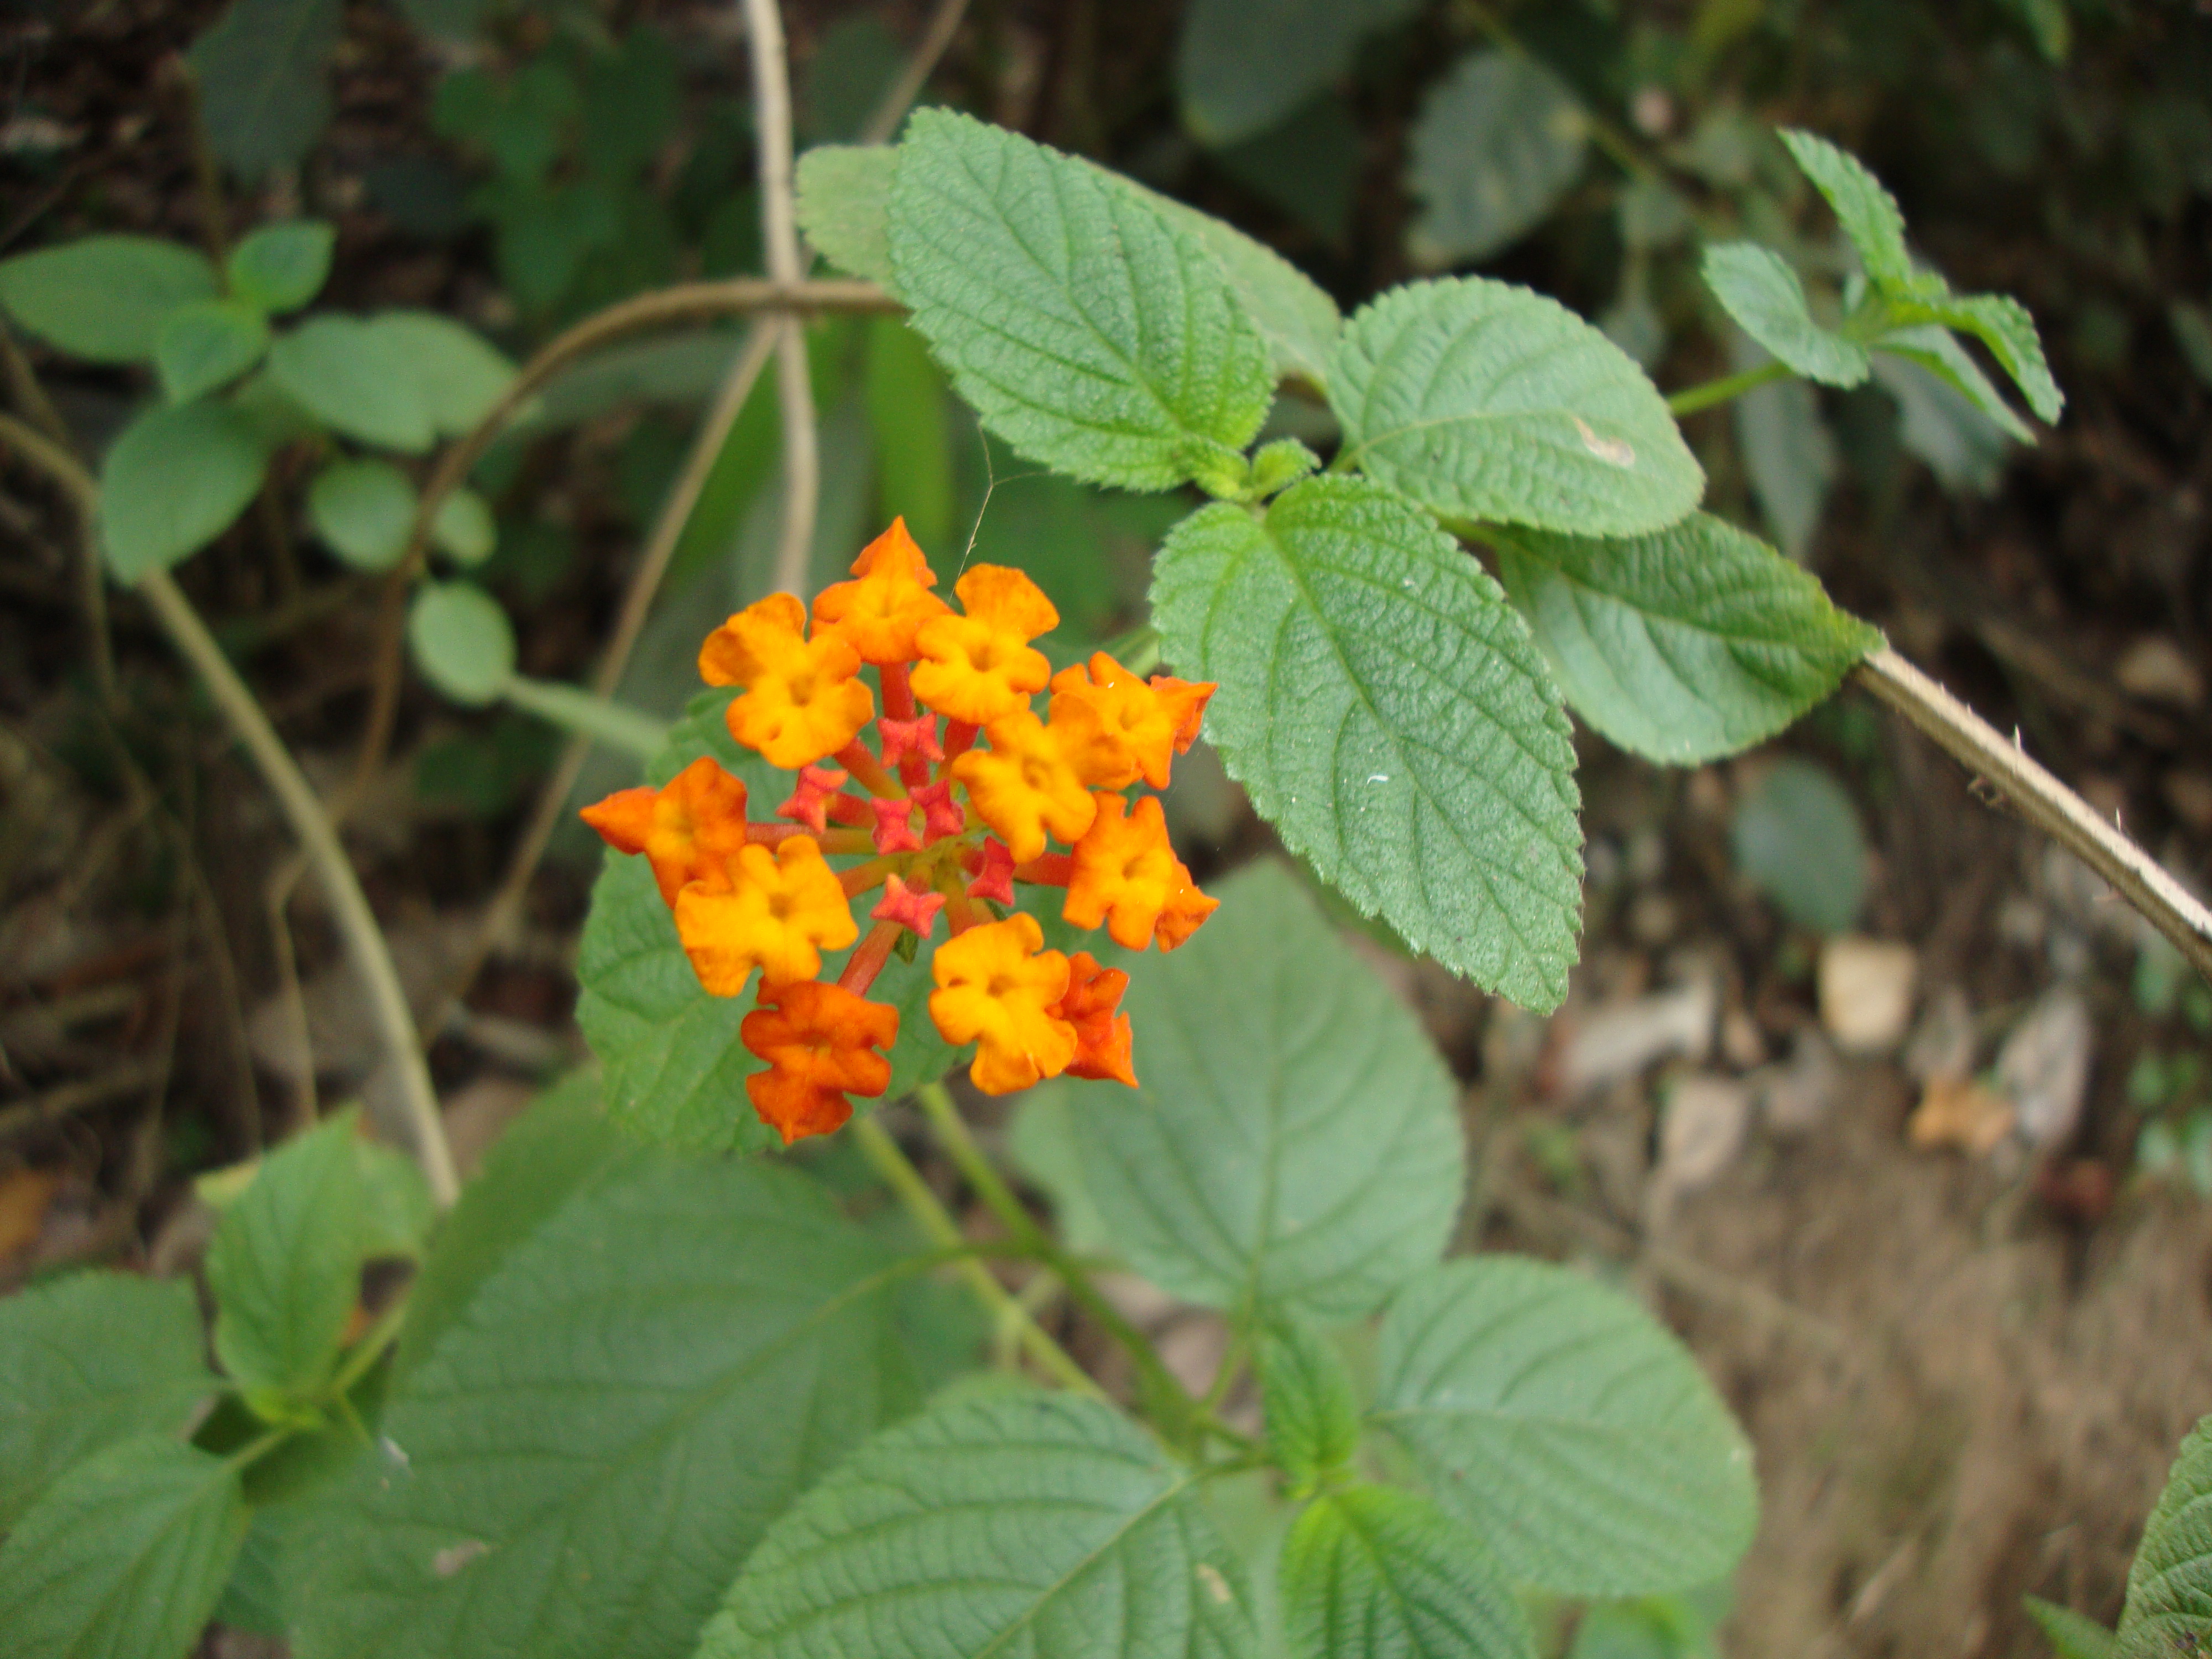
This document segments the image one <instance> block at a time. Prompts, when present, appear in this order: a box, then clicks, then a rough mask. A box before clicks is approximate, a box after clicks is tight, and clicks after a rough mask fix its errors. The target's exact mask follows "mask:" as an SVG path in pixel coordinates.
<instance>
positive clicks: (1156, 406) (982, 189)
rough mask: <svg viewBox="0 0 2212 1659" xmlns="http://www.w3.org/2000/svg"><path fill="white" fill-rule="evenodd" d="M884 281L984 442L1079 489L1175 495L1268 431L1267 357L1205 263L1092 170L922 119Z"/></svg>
mask: <svg viewBox="0 0 2212 1659" xmlns="http://www.w3.org/2000/svg"><path fill="white" fill-rule="evenodd" d="M890 250H891V264H892V267H893V270H894V271H895V273H896V277H897V288H898V291H899V293H900V295H901V296H902V298H904V299H905V300H906V301H907V302H908V304H909V305H911V306H912V307H914V324H915V327H916V328H918V329H920V330H921V332H922V333H923V334H924V335H925V336H927V338H928V339H929V341H930V343H931V344H932V345H933V347H934V348H935V349H936V352H937V356H938V357H939V361H940V362H943V363H944V364H945V367H946V368H947V369H948V370H949V371H950V372H951V375H952V380H953V384H954V385H955V386H957V388H958V390H959V392H960V394H961V395H962V396H963V398H966V399H967V400H968V401H969V404H973V405H974V406H975V410H976V412H977V413H978V414H979V415H980V416H981V417H982V419H983V422H984V424H985V425H987V426H988V427H989V428H991V429H992V430H993V431H994V432H996V433H998V434H999V435H1000V436H1001V437H1003V438H1005V439H1006V441H1008V442H1009V443H1011V444H1012V445H1013V446H1014V447H1015V448H1017V449H1018V450H1020V451H1021V452H1022V453H1024V454H1025V455H1027V456H1029V457H1030V459H1034V460H1037V461H1041V462H1042V463H1044V464H1045V465H1048V466H1051V467H1053V468H1054V469H1056V470H1057V471H1061V472H1065V473H1067V474H1069V475H1070V476H1072V477H1079V478H1083V479H1085V480H1087V481H1089V482H1091V483H1110V484H1117V485H1120V486H1121V487H1123V488H1125V489H1170V488H1172V487H1173V486H1175V485H1176V484H1179V483H1182V482H1183V481H1184V480H1186V479H1188V478H1190V477H1194V476H1196V475H1197V474H1198V473H1199V472H1200V471H1201V470H1202V469H1205V468H1206V467H1207V466H1208V465H1218V463H1219V460H1220V459H1221V458H1222V456H1223V455H1224V454H1225V452H1227V451H1232V450H1241V449H1242V448H1243V447H1244V445H1245V444H1246V443H1247V442H1249V441H1250V439H1251V437H1252V435H1253V434H1255V432H1257V431H1258V430H1259V428H1260V422H1261V419H1262V418H1263V417H1264V416H1265V415H1266V413H1267V405H1268V404H1269V402H1270V401H1271V400H1272V397H1273V375H1271V374H1269V372H1268V364H1267V349H1266V347H1265V345H1264V344H1263V343H1262V342H1261V339H1260V337H1259V334H1258V332H1257V331H1256V330H1255V328H1254V326H1253V325H1252V323H1251V322H1250V320H1249V319H1248V318H1247V317H1246V315H1245V313H1244V310H1243V307H1242V306H1241V305H1240V304H1239V303H1238V302H1237V299H1236V296H1235V295H1234V294H1233V293H1232V292H1231V289H1230V287H1229V283H1228V282H1227V280H1226V279H1225V276H1224V275H1223V273H1222V270H1221V267H1220V265H1219V264H1218V261H1217V260H1216V258H1215V257H1214V256H1213V254H1212V252H1209V251H1208V249H1207V248H1206V246H1205V245H1204V244H1203V243H1201V242H1200V240H1198V239H1197V238H1196V237H1194V236H1193V235H1192V234H1190V233H1189V232H1188V231H1186V230H1184V229H1182V228H1180V227H1179V226H1177V225H1176V224H1173V223H1170V222H1169V220H1168V219H1167V218H1166V217H1164V216H1162V215H1161V214H1160V213H1159V212H1158V210H1156V209H1155V208H1153V207H1152V205H1151V204H1149V203H1148V202H1147V201H1146V200H1145V198H1144V197H1142V196H1141V195H1140V194H1139V193H1138V192H1137V191H1133V190H1132V189H1130V188H1129V187H1127V185H1124V184H1122V183H1121V181H1119V180H1117V179H1115V178H1114V177H1113V176H1112V175H1111V174H1109V173H1102V172H1101V171H1099V170H1098V169H1097V168H1096V167H1091V166H1090V165H1089V164H1087V163H1085V162H1082V161H1075V160H1073V159H1072V158H1070V157H1068V156H1065V155H1060V154H1058V153H1057V152H1056V151H1053V150H1049V149H1044V148H1042V146H1040V145H1037V144H1033V143H1030V141H1029V140H1027V139H1025V138H1022V137H1018V136H1017V135H1015V134H1013V133H1011V132H1006V131H1002V130H1000V129H999V128H997V127H989V126H985V125H982V124H981V123H980V122H977V121H973V120H970V119H969V118H967V117H965V116H961V115H954V114H951V113H949V112H944V111H940V110H923V111H921V112H920V113H918V114H917V115H915V118H914V119H913V121H912V123H911V124H910V125H909V126H908V134H907V137H906V141H905V142H904V143H902V144H901V145H900V147H899V161H898V173H897V178H896V180H895V181H894V183H893V185H892V186H891V196H890Z"/></svg>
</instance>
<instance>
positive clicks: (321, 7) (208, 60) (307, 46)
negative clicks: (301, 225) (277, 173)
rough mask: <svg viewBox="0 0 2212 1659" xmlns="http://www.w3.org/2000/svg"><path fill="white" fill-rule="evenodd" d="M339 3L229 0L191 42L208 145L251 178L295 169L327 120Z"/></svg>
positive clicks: (328, 0) (327, 0)
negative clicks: (212, 22)
mask: <svg viewBox="0 0 2212 1659" xmlns="http://www.w3.org/2000/svg"><path fill="white" fill-rule="evenodd" d="M342 10H343V8H342V6H341V5H340V3H339V0H231V3H230V7H229V9H228V10H227V11H225V12H224V13H223V15H222V17H220V18H219V19H217V20H216V25H215V27H213V28H211V29H210V30H209V31H208V32H207V33H205V34H203V35H202V36H200V38H199V39H198V40H195V41H193V42H192V47H191V52H190V53H188V54H187V57H188V59H189V61H190V62H191V66H192V75H193V78H194V79H195V80H196V81H197V82H198V89H199V100H200V114H201V118H202V119H203V120H204V122H205V123H206V125H207V136H208V142H209V143H210V144H211V145H213V146H214V149H215V153H216V155H217V156H218V157H220V158H221V159H222V162H223V164H224V165H225V166H227V167H231V168H233V169H234V170H235V171H237V172H239V173H245V174H246V175H247V176H249V177H258V176H259V175H260V174H262V173H266V172H268V171H269V169H270V168H271V167H296V166H297V165H298V164H299V163H300V161H301V160H302V159H303V158H305V156H306V155H307V152H308V151H309V150H311V149H313V148H314V145H315V140H316V139H318V138H319V137H322V134H323V129H324V128H325V126H327V125H329V124H330V118H331V94H330V86H329V75H330V58H331V52H332V51H333V50H334V49H335V48H336V47H337V43H338V25H339V21H340V13H341V11H342Z"/></svg>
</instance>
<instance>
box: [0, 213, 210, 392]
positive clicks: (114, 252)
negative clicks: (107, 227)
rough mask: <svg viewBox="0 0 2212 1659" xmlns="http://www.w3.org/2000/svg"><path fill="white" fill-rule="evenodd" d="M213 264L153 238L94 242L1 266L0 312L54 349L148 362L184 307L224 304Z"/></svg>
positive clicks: (73, 244) (66, 245)
mask: <svg viewBox="0 0 2212 1659" xmlns="http://www.w3.org/2000/svg"><path fill="white" fill-rule="evenodd" d="M216 286H217V284H216V273H215V267H214V266H213V265H211V264H209V263H208V261H207V258H206V256H204V254H201V253H199V252H196V251H194V250H193V249H191V248H188V247H179V246H178V245H177V244H176V243H174V242H163V241H157V240H155V239H154V238H152V237H150V236H88V237H85V238H84V239H83V240H81V241H75V242H64V243H63V244H62V245H61V246H58V247H42V248H40V249H39V250H38V251H37V252H33V253H19V254H17V255H15V258H11V259H4V260H0V306H4V307H7V310H8V314H9V316H11V317H13V318H14V319H15V321H16V322H17V323H19V324H21V325H22V326H23V327H24V328H26V329H27V330H28V331H30V332H32V333H33V334H35V335H37V336H38V337H40V339H42V340H44V341H45V342H46V343H47V344H48V345H52V346H57V347H58V348H60V349H62V350H64V351H66V352H69V353H70V354H71V355H72V356H78V357H86V358H89V359H90V360H91V361H92V362H96V363H134V362H145V361H147V360H148V359H149V358H151V357H152V356H153V355H154V346H155V342H156V341H157V340H158V339H159V338H160V337H161V325H162V324H163V323H164V322H166V321H167V319H168V316H169V313H171V312H173V311H174V310H175V309H176V308H177V307H179V306H181V305H184V304H186V303H188V302H189V301H194V300H211V299H213V298H215V296H216Z"/></svg>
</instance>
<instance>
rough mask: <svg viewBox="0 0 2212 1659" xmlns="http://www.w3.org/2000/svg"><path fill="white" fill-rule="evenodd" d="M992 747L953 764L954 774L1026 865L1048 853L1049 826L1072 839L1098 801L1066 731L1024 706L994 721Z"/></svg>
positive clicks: (1086, 826)
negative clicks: (1065, 743) (1066, 741)
mask: <svg viewBox="0 0 2212 1659" xmlns="http://www.w3.org/2000/svg"><path fill="white" fill-rule="evenodd" d="M989 731H990V737H991V746H990V748H989V749H987V750H981V749H971V750H969V751H968V752H967V753H966V754H964V755H963V756H961V757H960V758H959V759H957V760H956V761H954V762H953V763H952V775H953V776H954V778H956V779H957V780H958V781H960V782H961V783H963V784H964V785H966V786H967V788H968V799H969V801H970V802H971V803H973V805H975V811H976V812H977V814H978V815H979V816H980V817H981V818H982V820H983V822H984V823H987V824H989V825H990V826H991V828H992V829H995V830H997V831H998V832H999V834H1000V836H1001V837H1002V838H1003V839H1004V840H1005V842H1006V846H1007V848H1008V849H1009V850H1011V851H1012V854H1013V855H1014V861H1015V862H1016V863H1017V864H1026V863H1028V862H1029V861H1030V860H1031V859H1034V858H1038V857H1042V855H1043V853H1044V845H1045V831H1046V830H1048V829H1049V830H1050V831H1051V832H1052V833H1053V834H1054V835H1055V836H1059V837H1060V839H1061V840H1062V841H1064V842H1069V843H1071V844H1072V843H1073V842H1076V841H1077V840H1079V839H1080V838H1081V836H1082V835H1083V832H1084V831H1085V830H1086V829H1090V827H1091V818H1092V817H1094V816H1095V815H1096V813H1097V810H1098V809H1097V804H1096V803H1095V802H1093V801H1092V799H1091V792H1090V791H1089V790H1088V789H1086V788H1085V787H1083V775H1082V773H1081V772H1080V771H1079V770H1078V769H1077V767H1076V765H1075V763H1074V762H1073V760H1072V759H1071V758H1070V757H1069V756H1068V754H1067V752H1066V749H1065V748H1064V747H1063V733H1062V732H1060V731H1059V730H1056V729H1055V728H1054V727H1052V726H1047V725H1046V724H1045V723H1044V722H1043V721H1042V720H1039V719H1038V718H1037V717H1036V715H1035V714H1030V711H1029V710H1028V709H1026V708H1024V709H1020V710H1018V711H1017V712H1015V713H1013V714H1008V715H1006V716H1005V717H1003V718H1002V719H1000V720H993V721H992V722H991V725H990V727H989Z"/></svg>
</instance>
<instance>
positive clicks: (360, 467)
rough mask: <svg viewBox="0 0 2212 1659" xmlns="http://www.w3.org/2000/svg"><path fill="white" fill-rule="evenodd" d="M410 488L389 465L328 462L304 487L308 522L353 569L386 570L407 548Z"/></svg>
mask: <svg viewBox="0 0 2212 1659" xmlns="http://www.w3.org/2000/svg"><path fill="white" fill-rule="evenodd" d="M415 505H416V503H415V485H414V483H413V482H412V481H411V480H410V478H409V477H408V476H407V475H406V474H405V473H404V472H402V471H400V470H399V469H398V467H396V466H394V465H392V463H391V462H389V461H343V460H342V461H333V462H331V464H330V465H328V466H326V467H325V468H324V469H323V470H322V471H320V472H319V473H317V474H316V475H315V481H314V483H312V484H310V485H308V486H307V522H308V523H309V524H310V525H312V526H314V532H315V534H317V535H318V536H319V537H321V538H323V540H324V541H325V543H327V544H329V546H330V549H331V551H332V552H333V553H336V554H337V556H338V557H340V558H341V559H343V560H344V561H345V562H347V563H348V564H349V565H351V566H352V567H353V568H355V569H356V570H389V569H391V568H392V566H393V565H395V564H398V562H399V556H400V555H401V554H403V553H404V552H405V551H406V550H407V532H408V530H409V529H410V527H411V526H413V524H414V522H415Z"/></svg>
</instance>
